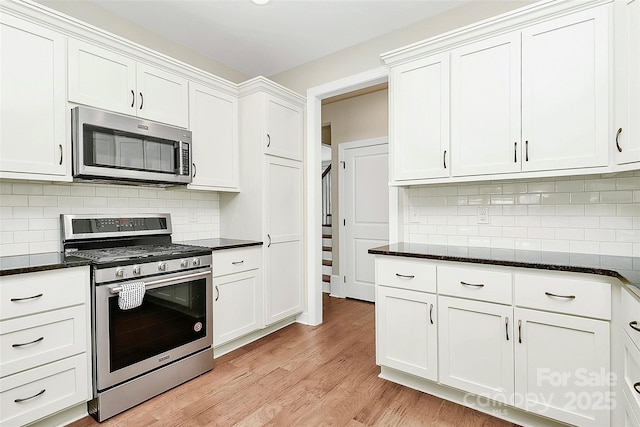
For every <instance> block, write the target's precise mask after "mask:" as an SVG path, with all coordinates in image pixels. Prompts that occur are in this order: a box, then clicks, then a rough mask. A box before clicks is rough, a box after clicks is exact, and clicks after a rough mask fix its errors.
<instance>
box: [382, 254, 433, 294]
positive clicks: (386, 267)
mask: <svg viewBox="0 0 640 427" xmlns="http://www.w3.org/2000/svg"><path fill="white" fill-rule="evenodd" d="M376 283H377V284H379V285H384V286H391V287H394V288H402V289H409V290H414V291H420V292H435V291H436V266H435V264H431V263H428V262H425V261H420V260H415V259H409V258H399V257H398V258H396V257H394V258H390V257H377V258H376Z"/></svg>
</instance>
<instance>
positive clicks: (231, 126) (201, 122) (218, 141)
mask: <svg viewBox="0 0 640 427" xmlns="http://www.w3.org/2000/svg"><path fill="white" fill-rule="evenodd" d="M189 129H190V130H191V131H192V132H193V159H194V160H193V182H192V183H191V184H190V185H189V188H192V189H205V190H218V191H238V190H239V172H238V171H239V152H238V98H237V97H235V96H233V95H228V94H226V93H223V92H221V91H219V90H217V89H214V88H211V87H208V86H204V85H200V84H197V83H193V82H192V83H190V84H189Z"/></svg>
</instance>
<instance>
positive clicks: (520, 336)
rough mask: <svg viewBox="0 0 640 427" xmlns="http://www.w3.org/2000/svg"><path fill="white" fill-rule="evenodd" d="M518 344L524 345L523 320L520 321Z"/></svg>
mask: <svg viewBox="0 0 640 427" xmlns="http://www.w3.org/2000/svg"><path fill="white" fill-rule="evenodd" d="M518 342H519V343H520V344H522V320H518Z"/></svg>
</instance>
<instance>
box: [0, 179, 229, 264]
mask: <svg viewBox="0 0 640 427" xmlns="http://www.w3.org/2000/svg"><path fill="white" fill-rule="evenodd" d="M132 213H170V214H171V220H172V224H173V234H172V237H173V241H174V242H179V241H183V240H191V239H207V238H217V237H220V211H219V206H218V193H217V192H210V191H189V190H186V189H185V188H184V187H182V188H166V189H164V188H151V187H134V186H116V185H105V184H96V185H93V184H79V183H73V184H71V183H69V184H66V183H58V184H53V183H48V182H44V183H43V182H36V181H18V180H0V256H11V255H24V254H33V253H42V252H57V251H59V250H60V236H61V234H60V214H125V215H126V214H132Z"/></svg>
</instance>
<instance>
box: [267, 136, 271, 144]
mask: <svg viewBox="0 0 640 427" xmlns="http://www.w3.org/2000/svg"><path fill="white" fill-rule="evenodd" d="M270 146H271V135H269V134H267V147H270Z"/></svg>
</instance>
